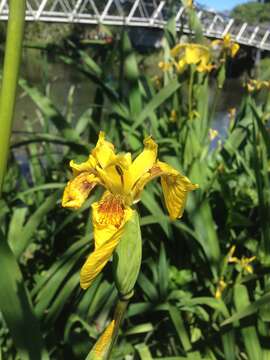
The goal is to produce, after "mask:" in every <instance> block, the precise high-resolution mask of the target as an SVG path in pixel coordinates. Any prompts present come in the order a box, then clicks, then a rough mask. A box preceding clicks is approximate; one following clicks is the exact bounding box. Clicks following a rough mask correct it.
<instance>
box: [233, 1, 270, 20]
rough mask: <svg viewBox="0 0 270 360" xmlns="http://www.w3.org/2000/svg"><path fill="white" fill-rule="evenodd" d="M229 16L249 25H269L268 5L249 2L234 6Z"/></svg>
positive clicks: (269, 8) (269, 12)
mask: <svg viewBox="0 0 270 360" xmlns="http://www.w3.org/2000/svg"><path fill="white" fill-rule="evenodd" d="M231 16H232V17H233V18H235V19H236V20H240V21H246V22H248V23H249V24H261V23H269V21H270V4H269V3H268V4H267V3H266V4H264V3H262V2H255V1H254V2H253V1H251V2H248V3H246V4H242V5H238V6H236V7H235V8H234V9H233V10H232V13H231Z"/></svg>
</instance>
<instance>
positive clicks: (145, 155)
mask: <svg viewBox="0 0 270 360" xmlns="http://www.w3.org/2000/svg"><path fill="white" fill-rule="evenodd" d="M157 149H158V147H157V144H156V143H155V142H154V140H153V139H152V138H151V137H147V138H146V139H145V140H144V150H143V151H142V152H141V153H140V154H139V155H138V156H137V157H136V158H135V159H134V160H133V161H132V158H131V154H130V153H125V154H123V153H120V154H116V153H115V150H114V145H113V144H112V143H110V142H109V141H107V140H106V139H105V134H104V133H103V132H100V134H99V139H98V142H97V144H96V146H95V148H94V149H93V150H92V151H91V154H90V155H89V158H88V160H87V161H85V162H83V163H81V164H76V163H74V161H71V162H70V167H71V168H72V170H73V175H74V177H73V179H72V180H70V181H69V182H68V184H67V186H66V188H65V190H64V194H63V199H62V206H63V207H67V208H75V209H77V208H80V207H81V206H82V204H83V203H84V202H85V200H86V199H87V197H88V196H89V194H90V192H91V190H92V189H93V188H94V187H95V186H96V185H101V186H103V187H104V188H105V192H104V194H103V196H102V197H101V199H100V200H99V201H97V202H95V203H93V204H92V210H93V211H92V221H93V229H94V241H95V249H94V251H93V252H92V253H91V254H90V256H89V257H88V259H87V260H86V262H85V264H84V265H83V267H82V269H81V273H80V284H81V287H82V288H83V289H86V288H88V287H89V286H90V285H91V283H92V281H93V280H94V279H95V278H96V276H97V275H98V274H99V273H100V272H101V270H102V269H103V268H104V266H105V265H106V263H107V262H108V260H109V259H110V257H111V256H112V254H113V252H114V250H115V248H116V246H117V245H118V243H119V241H120V239H121V236H122V234H123V230H124V226H125V224H126V223H127V222H128V221H129V220H130V219H131V217H132V216H133V212H134V210H133V209H132V208H131V206H132V204H134V203H136V202H138V201H139V200H140V195H141V193H142V190H143V188H144V186H145V185H146V184H147V183H148V182H149V181H150V180H152V179H154V178H156V177H158V176H160V177H161V186H162V189H163V193H164V197H165V204H166V207H167V209H168V212H169V215H170V218H171V219H176V218H180V217H181V216H182V214H183V210H184V206H185V203H186V198H187V194H188V192H189V191H192V190H195V189H197V188H198V185H196V184H192V183H191V182H190V181H189V179H188V178H186V177H185V176H183V175H181V174H180V173H179V172H178V171H177V170H175V169H174V168H172V167H171V166H170V165H168V164H166V163H164V162H161V161H159V160H158V159H157Z"/></svg>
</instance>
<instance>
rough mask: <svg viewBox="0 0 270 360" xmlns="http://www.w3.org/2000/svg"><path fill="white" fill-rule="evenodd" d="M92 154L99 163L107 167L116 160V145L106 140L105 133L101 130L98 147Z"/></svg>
mask: <svg viewBox="0 0 270 360" xmlns="http://www.w3.org/2000/svg"><path fill="white" fill-rule="evenodd" d="M92 155H93V157H94V158H95V159H96V161H97V162H98V164H99V165H100V166H101V167H102V168H105V167H106V166H108V165H110V164H111V163H112V162H113V161H115V157H116V155H115V152H114V145H113V144H112V143H110V142H109V141H107V140H105V133H104V132H103V131H100V133H99V138H98V142H97V145H96V147H95V148H94V149H93V150H92Z"/></svg>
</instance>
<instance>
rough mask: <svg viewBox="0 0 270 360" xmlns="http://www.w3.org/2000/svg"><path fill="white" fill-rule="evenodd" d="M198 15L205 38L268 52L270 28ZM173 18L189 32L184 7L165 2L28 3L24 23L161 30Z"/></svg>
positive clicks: (2, 5)
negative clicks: (228, 40)
mask: <svg viewBox="0 0 270 360" xmlns="http://www.w3.org/2000/svg"><path fill="white" fill-rule="evenodd" d="M18 1H20V0H18ZM179 2H180V1H179ZM197 13H198V16H199V18H200V20H201V22H202V24H203V29H204V34H205V35H206V36H207V37H210V38H222V37H223V36H224V35H225V34H227V33H228V32H229V33H230V34H231V35H232V38H233V39H234V40H235V41H237V42H238V43H240V44H243V45H246V46H252V47H256V48H258V49H262V50H268V51H270V25H269V26H268V27H266V26H251V25H249V24H248V23H243V22H240V21H236V20H234V19H232V18H230V17H228V16H225V15H223V14H219V13H216V12H211V11H206V10H202V9H197ZM172 16H174V17H175V19H176V23H177V27H178V28H179V29H180V28H181V29H183V31H184V32H185V33H188V32H189V31H190V30H189V27H188V23H187V16H186V13H185V9H184V7H182V6H180V5H178V6H175V5H169V4H168V0H167V1H162V0H27V13H26V20H27V21H46V22H58V23H81V24H105V25H120V26H121V25H126V26H137V27H145V28H163V26H164V25H165V24H166V22H167V21H168V19H169V18H171V17H172ZM7 18H8V0H0V20H7Z"/></svg>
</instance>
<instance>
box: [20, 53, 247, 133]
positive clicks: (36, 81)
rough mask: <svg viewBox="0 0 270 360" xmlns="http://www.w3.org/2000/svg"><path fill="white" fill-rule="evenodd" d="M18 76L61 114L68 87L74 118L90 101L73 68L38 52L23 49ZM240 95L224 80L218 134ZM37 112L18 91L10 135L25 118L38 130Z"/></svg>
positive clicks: (87, 86)
mask: <svg viewBox="0 0 270 360" xmlns="http://www.w3.org/2000/svg"><path fill="white" fill-rule="evenodd" d="M21 76H22V77H23V78H25V79H26V80H27V81H28V82H29V83H30V84H31V85H35V86H37V87H38V88H39V89H40V90H42V91H44V90H46V92H47V94H49V95H50V98H51V99H52V101H53V102H54V104H55V105H56V106H57V107H58V109H59V110H60V111H61V112H65V111H66V109H67V106H68V100H67V99H68V94H69V91H70V88H71V87H74V92H73V104H72V111H73V115H74V116H73V118H74V119H76V118H78V116H80V115H81V114H82V113H83V112H84V111H85V110H86V109H87V108H88V107H89V105H90V104H91V103H92V101H93V94H94V91H95V84H93V83H92V82H90V81H89V80H88V79H86V78H85V77H84V76H83V75H81V74H80V73H79V72H78V71H76V69H74V68H72V67H71V66H68V65H65V64H63V63H62V62H61V61H60V60H58V59H54V60H53V61H52V60H50V61H47V59H46V57H45V56H44V55H42V54H41V52H40V51H38V50H35V49H27V50H25V53H24V60H23V65H22V69H21ZM214 92H215V89H212V97H214ZM242 92H243V88H242V87H241V82H240V80H239V79H229V80H227V82H226V84H225V87H224V89H223V90H222V93H221V94H220V96H219V101H218V105H217V112H216V116H215V119H214V124H213V128H216V129H218V130H219V131H221V133H223V132H224V129H226V128H227V124H228V109H229V108H233V107H236V108H237V106H239V105H240V101H241V98H242ZM37 111H38V109H37V106H36V105H35V104H34V102H33V101H32V100H31V99H30V97H29V96H28V95H27V94H25V93H24V92H23V91H22V90H21V89H19V92H18V98H17V104H16V110H15V121H14V126H13V131H14V133H16V132H18V131H19V132H20V131H24V130H27V129H26V127H25V118H28V119H30V120H31V123H34V128H35V129H36V130H37V131H38V130H39V129H40V125H37V123H38V122H37V121H35V122H34V120H35V119H37V118H38V113H37ZM35 123H36V125H35Z"/></svg>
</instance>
